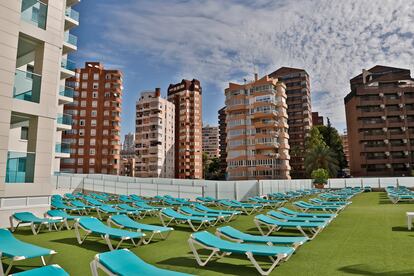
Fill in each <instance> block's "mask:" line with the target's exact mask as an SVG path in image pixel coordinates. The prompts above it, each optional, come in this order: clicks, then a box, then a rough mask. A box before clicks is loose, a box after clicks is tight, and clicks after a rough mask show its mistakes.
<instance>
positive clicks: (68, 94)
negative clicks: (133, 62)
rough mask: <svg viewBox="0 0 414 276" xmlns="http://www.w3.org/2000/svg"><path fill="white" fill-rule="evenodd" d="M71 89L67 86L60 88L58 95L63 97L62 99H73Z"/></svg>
mask: <svg viewBox="0 0 414 276" xmlns="http://www.w3.org/2000/svg"><path fill="white" fill-rule="evenodd" d="M73 93H74V91H73V88H71V87H68V86H61V87H60V90H59V95H61V96H64V97H68V98H73Z"/></svg>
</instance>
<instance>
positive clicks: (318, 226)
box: [254, 215, 326, 240]
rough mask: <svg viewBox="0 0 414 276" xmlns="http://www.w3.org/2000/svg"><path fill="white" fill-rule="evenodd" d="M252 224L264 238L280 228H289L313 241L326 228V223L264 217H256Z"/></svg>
mask: <svg viewBox="0 0 414 276" xmlns="http://www.w3.org/2000/svg"><path fill="white" fill-rule="evenodd" d="M254 223H255V224H256V226H257V228H258V229H259V231H260V233H261V234H262V235H265V236H268V235H270V234H271V233H272V232H274V231H279V230H280V229H282V228H289V229H297V230H299V232H301V233H302V235H303V236H305V237H307V238H309V239H310V240H313V239H314V238H315V237H316V235H317V234H319V232H321V231H322V230H323V229H324V227H325V226H326V223H323V222H289V221H288V222H286V221H281V220H278V219H273V218H270V217H268V216H265V215H257V216H256V217H255V218H254ZM305 230H308V231H309V232H310V234H307V233H306V232H305Z"/></svg>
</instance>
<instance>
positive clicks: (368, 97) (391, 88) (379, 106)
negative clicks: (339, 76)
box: [344, 65, 414, 177]
mask: <svg viewBox="0 0 414 276" xmlns="http://www.w3.org/2000/svg"><path fill="white" fill-rule="evenodd" d="M350 85H351V92H350V93H349V94H348V95H347V96H346V97H345V99H344V100H345V111H346V122H347V131H348V148H349V159H350V162H349V167H350V170H351V175H352V176H355V177H359V176H402V175H405V176H408V175H411V171H412V169H413V163H414V154H413V152H414V151H413V150H414V80H413V79H412V78H411V75H410V70H408V69H402V68H394V67H388V66H380V65H377V66H374V67H372V68H371V69H369V70H363V71H362V74H359V75H358V76H356V77H354V78H352V79H351V80H350Z"/></svg>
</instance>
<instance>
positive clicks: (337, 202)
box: [309, 198, 352, 206]
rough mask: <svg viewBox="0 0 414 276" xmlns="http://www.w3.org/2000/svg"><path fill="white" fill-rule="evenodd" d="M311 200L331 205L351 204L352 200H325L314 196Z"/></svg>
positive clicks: (317, 203) (319, 203)
mask: <svg viewBox="0 0 414 276" xmlns="http://www.w3.org/2000/svg"><path fill="white" fill-rule="evenodd" d="M309 201H311V202H312V203H313V204H316V205H324V206H326V205H328V206H329V205H330V206H347V205H349V204H351V203H352V202H351V201H324V200H321V199H320V198H312V199H310V200H309Z"/></svg>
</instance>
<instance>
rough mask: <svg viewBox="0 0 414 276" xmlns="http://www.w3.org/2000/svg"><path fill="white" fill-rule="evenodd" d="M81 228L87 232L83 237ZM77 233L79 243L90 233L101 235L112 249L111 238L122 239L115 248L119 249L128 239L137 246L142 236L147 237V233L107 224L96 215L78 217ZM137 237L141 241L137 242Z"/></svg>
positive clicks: (76, 223)
mask: <svg viewBox="0 0 414 276" xmlns="http://www.w3.org/2000/svg"><path fill="white" fill-rule="evenodd" d="M80 230H83V231H84V232H86V234H85V235H84V236H83V237H81V232H80ZM75 234H76V239H77V240H78V243H79V244H82V243H83V242H84V241H85V239H86V238H87V237H88V236H89V235H96V236H100V237H101V238H102V239H104V241H105V242H106V244H107V245H108V247H109V249H110V250H114V247H113V246H112V242H111V239H117V240H120V241H119V242H118V244H117V245H116V247H115V249H118V248H119V247H120V246H121V244H122V243H123V242H124V241H127V240H130V241H131V242H132V244H133V245H134V246H137V245H139V244H140V243H141V242H142V238H143V237H145V234H143V233H140V232H132V231H126V230H122V229H118V228H112V227H109V226H106V225H105V224H103V223H102V222H101V221H100V220H98V219H97V218H94V217H90V218H78V219H76V222H75ZM136 239H139V241H138V242H136V241H135V240H136Z"/></svg>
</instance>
